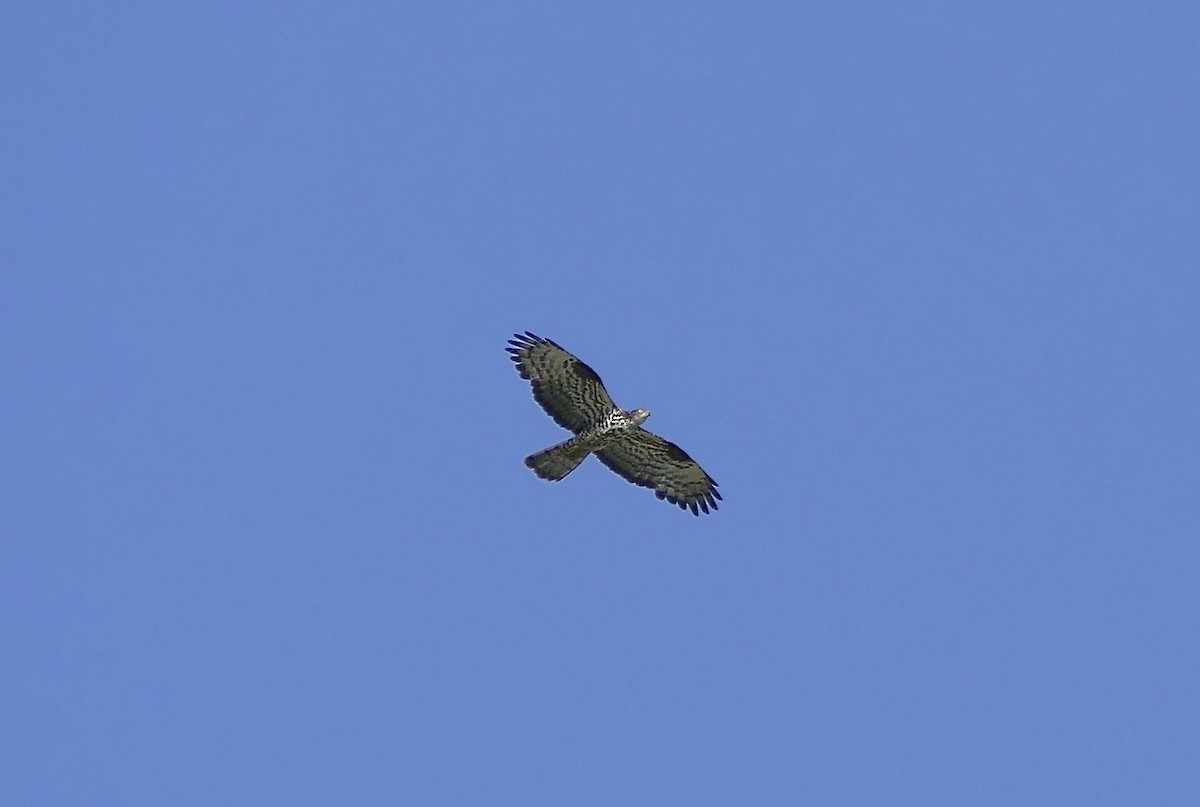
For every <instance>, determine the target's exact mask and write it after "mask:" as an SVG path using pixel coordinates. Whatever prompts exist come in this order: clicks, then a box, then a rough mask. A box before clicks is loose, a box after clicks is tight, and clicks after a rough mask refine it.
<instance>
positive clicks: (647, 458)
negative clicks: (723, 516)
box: [596, 426, 721, 516]
mask: <svg viewBox="0 0 1200 807" xmlns="http://www.w3.org/2000/svg"><path fill="white" fill-rule="evenodd" d="M596 458H597V459H598V460H600V461H601V462H602V463H604V464H605V465H607V466H608V467H609V468H610V469H612V470H613V471H616V472H617V473H618V474H620V475H621V476H623V477H624V478H625V479H627V480H629V481H630V482H632V483H633V484H635V485H641V486H642V487H644V488H653V489H654V495H655V496H657V497H658V498H660V499H666V500H667V501H669V502H670V503H671V504H677V505H679V507H680V508H682V509H684V510H687V509H691V511H692V514H693V515H697V516H698V515H700V511H701V510H703V511H704V512H705V513H707V512H708V511H709V508H712V509H713V510H716V509H717V500H718V499H720V498H721V494H720V493H718V492H717V483H716V480H714V479H713V478H712V477H711V476H709V475H708V474H706V473H704V469H703V468H701V467H700V466H699V465H697V464H696V461H695V460H694V459H692V458H691V457H689V456H688V454H687V452H686V451H684V450H683V449H682V448H680V447H679V446H677V445H675V444H674V443H672V442H671V441H670V440H664V439H663V438H661V437H659V436H658V435H657V434H653V433H652V432H648V431H646V430H645V429H643V428H642V427H641V426H639V427H637V428H636V429H634V430H632V431H630V432H628V433H627V434H624V435H622V436H621V437H619V438H616V439H614V440H613V441H612V442H611V443H609V444H608V445H606V446H605V447H604V448H602V449H600V450H599V451H597V452H596Z"/></svg>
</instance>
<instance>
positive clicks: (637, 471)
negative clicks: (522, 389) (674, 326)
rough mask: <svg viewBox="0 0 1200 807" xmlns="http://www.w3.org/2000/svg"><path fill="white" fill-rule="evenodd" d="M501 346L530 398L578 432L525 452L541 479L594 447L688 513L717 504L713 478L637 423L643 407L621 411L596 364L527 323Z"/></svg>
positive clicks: (562, 471) (559, 474)
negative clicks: (529, 386)
mask: <svg viewBox="0 0 1200 807" xmlns="http://www.w3.org/2000/svg"><path fill="white" fill-rule="evenodd" d="M514 336H515V337H516V338H515V339H509V340H508V343H509V345H511V347H509V348H506V349H507V350H508V352H509V353H511V354H512V356H511V358H512V360H513V361H514V362H515V363H516V365H517V372H518V373H520V374H521V378H524V379H527V380H528V381H529V383H530V384H532V385H533V398H534V400H535V401H537V402H538V403H539V404H540V405H541V407H542V409H545V410H546V414H548V415H550V417H552V418H554V422H555V423H557V424H558V425H559V426H562V427H563V428H564V429H570V430H571V431H572V432H574V433H575V436H574V437H572V438H571V439H570V440H566V441H564V442H561V443H559V444H558V445H556V446H552V447H550V448H547V449H546V450H545V451H539V452H538V453H536V454H533V455H531V456H528V457H526V458H525V465H527V466H528V467H529V468H531V469H533V472H534V473H535V474H537V475H538V476H540V477H541V478H542V479H548V480H550V481H551V482H557V481H559V480H560V479H562V478H563V477H565V476H566V475H567V474H569V473H571V471H574V470H575V469H576V468H577V467H579V463H581V462H583V461H584V460H585V459H587V455H588V454H592V453H594V454H595V455H596V459H598V460H600V462H602V463H604V464H605V465H607V466H608V467H609V468H610V469H611V470H613V471H616V472H617V473H618V474H619V475H621V476H622V477H624V478H625V479H627V480H629V481H630V482H632V483H633V484H635V485H641V486H642V487H644V488H653V489H654V494H655V495H656V496H658V498H660V499H666V500H667V501H668V502H670V503H671V504H677V505H679V507H680V508H682V509H684V510H688V509H690V510H691V511H692V514H693V515H700V512H701V511H703V512H705V513H707V512H708V511H709V510H710V509H712V510H716V509H717V500H718V499H720V498H721V494H720V493H717V483H716V481H714V480H713V478H712V477H711V476H709V475H708V474H706V473H704V469H702V468H701V467H700V466H699V465H697V464H696V461H695V460H693V459H692V458H691V457H689V456H688V455H687V452H686V451H684V450H683V449H682V448H680V447H679V446H677V445H675V444H674V443H672V442H671V441H670V440H664V439H663V438H661V437H659V436H658V435H657V434H652V433H650V432H648V431H646V430H645V429H643V428H642V423H643V422H644V421H645V420H646V418H648V417H650V412H649V411H648V410H646V409H633V410H630V411H626V410H624V409H620V408H618V407H617V405H616V404H614V403H613V400H612V398H610V397H608V392H607V391H606V390H605V389H604V383H603V382H602V381H601V380H600V376H598V375H596V371H595V370H593V369H592V368H591V367H588V366H587V365H586V364H584V363H583V362H581V361H580V360H579V359H577V358H575V357H574V356H572V355H571V354H570V353H568V352H567V351H565V350H563V349H562V348H561V347H559V346H558V345H557V344H556V343H554V342H551V341H550V340H549V339H543V338H542V337H540V336H534V335H533V334H532V333H530V332H529V331H526V332H525V334H524V335H522V334H519V333H518V334H514Z"/></svg>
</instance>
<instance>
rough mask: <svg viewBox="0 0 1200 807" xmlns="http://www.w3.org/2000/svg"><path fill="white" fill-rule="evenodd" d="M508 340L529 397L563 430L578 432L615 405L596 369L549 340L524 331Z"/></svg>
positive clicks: (611, 409)
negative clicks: (528, 389)
mask: <svg viewBox="0 0 1200 807" xmlns="http://www.w3.org/2000/svg"><path fill="white" fill-rule="evenodd" d="M514 337H515V338H514V339H509V340H508V344H509V345H511V347H508V348H505V350H507V351H508V352H509V353H511V354H512V356H511V357H510V358H512V360H513V362H514V363H515V364H516V365H517V372H518V373H520V374H521V378H524V379H527V380H528V381H529V383H530V385H532V387H533V399H534V400H535V401H537V402H538V404H539V405H540V406H541V407H542V409H545V410H546V414H548V415H549V416H550V417H552V418H554V422H555V423H557V424H558V425H559V426H562V427H563V428H564V429H570V430H571V431H573V432H579V431H581V430H583V429H585V428H587V427H588V426H591V425H592V424H594V423H596V422H597V421H599V420H600V419H601V418H603V417H604V416H606V415H607V414H608V413H609V412H611V411H613V409H615V408H616V405H615V404H614V403H613V400H612V398H610V397H608V392H607V391H606V390H605V389H604V382H602V381H601V380H600V376H598V375H596V371H595V370H593V369H592V368H591V367H588V366H587V365H586V364H584V363H583V362H581V361H580V360H579V359H577V358H575V357H574V356H572V355H571V354H570V353H568V352H567V351H565V350H563V349H562V348H561V347H559V346H558V345H557V344H555V343H554V342H551V341H550V340H549V339H543V338H542V337H540V336H535V335H534V334H532V333H530V332H529V331H526V332H525V333H524V335H522V334H519V333H518V334H514Z"/></svg>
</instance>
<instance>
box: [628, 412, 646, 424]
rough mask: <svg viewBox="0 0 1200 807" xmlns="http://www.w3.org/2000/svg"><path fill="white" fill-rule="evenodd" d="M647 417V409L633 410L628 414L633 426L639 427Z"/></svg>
mask: <svg viewBox="0 0 1200 807" xmlns="http://www.w3.org/2000/svg"><path fill="white" fill-rule="evenodd" d="M648 417H650V410H649V409H634V410H633V411H632V412H630V413H629V419H630V420H632V421H633V425H634V426H641V425H642V424H643V423H645V422H646V418H648Z"/></svg>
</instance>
